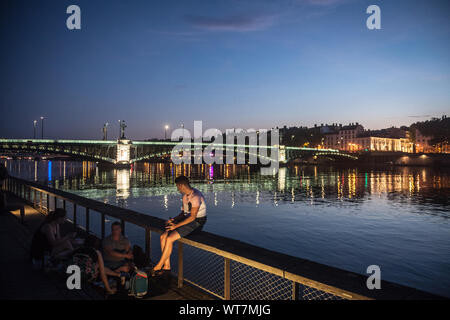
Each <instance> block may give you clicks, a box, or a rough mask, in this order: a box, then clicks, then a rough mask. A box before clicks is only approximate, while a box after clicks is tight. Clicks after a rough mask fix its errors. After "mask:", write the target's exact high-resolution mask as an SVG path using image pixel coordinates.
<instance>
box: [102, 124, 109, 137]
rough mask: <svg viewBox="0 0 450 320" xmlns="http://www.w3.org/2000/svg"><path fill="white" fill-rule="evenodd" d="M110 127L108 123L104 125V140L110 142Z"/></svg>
mask: <svg viewBox="0 0 450 320" xmlns="http://www.w3.org/2000/svg"><path fill="white" fill-rule="evenodd" d="M108 125H109V123H108V122H107V123H105V124H104V125H103V140H105V141H106V140H108Z"/></svg>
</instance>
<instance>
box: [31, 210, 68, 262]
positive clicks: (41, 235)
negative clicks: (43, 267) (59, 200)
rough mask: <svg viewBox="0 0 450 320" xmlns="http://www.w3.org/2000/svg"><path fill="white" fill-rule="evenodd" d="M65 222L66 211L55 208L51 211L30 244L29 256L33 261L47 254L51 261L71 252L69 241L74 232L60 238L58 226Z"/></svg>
mask: <svg viewBox="0 0 450 320" xmlns="http://www.w3.org/2000/svg"><path fill="white" fill-rule="evenodd" d="M65 220H66V210H64V209H61V208H57V209H55V211H51V212H50V213H49V214H48V215H47V217H45V220H44V222H43V223H42V224H41V226H40V227H39V229H38V230H37V231H36V233H35V234H34V237H33V241H32V244H31V256H32V258H34V259H42V258H43V257H44V255H45V253H46V252H47V253H49V254H50V256H51V258H52V259H60V258H64V257H67V256H68V255H69V254H70V253H72V251H73V246H72V242H71V239H73V238H75V236H76V232H71V233H69V234H68V235H66V236H64V237H61V234H60V231H59V226H60V224H62V223H64V221H65Z"/></svg>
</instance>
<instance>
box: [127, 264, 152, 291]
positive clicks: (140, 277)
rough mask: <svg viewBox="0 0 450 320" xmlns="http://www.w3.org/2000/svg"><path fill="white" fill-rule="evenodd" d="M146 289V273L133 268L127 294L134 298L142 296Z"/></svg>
mask: <svg viewBox="0 0 450 320" xmlns="http://www.w3.org/2000/svg"><path fill="white" fill-rule="evenodd" d="M147 290H148V276H147V273H145V272H144V271H142V270H139V269H137V268H135V270H134V272H133V274H132V275H131V277H130V291H129V294H130V295H132V296H134V297H136V298H142V297H144V296H145V295H146V294H147Z"/></svg>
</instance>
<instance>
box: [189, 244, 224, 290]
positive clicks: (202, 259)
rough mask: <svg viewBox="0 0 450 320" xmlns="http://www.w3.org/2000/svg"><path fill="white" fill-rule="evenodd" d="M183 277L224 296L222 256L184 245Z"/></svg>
mask: <svg viewBox="0 0 450 320" xmlns="http://www.w3.org/2000/svg"><path fill="white" fill-rule="evenodd" d="M183 258H184V270H183V276H184V279H185V280H187V281H188V282H190V283H192V284H194V285H196V286H199V287H200V288H202V289H204V290H206V291H207V292H209V293H211V294H213V295H215V296H219V297H223V296H224V259H223V257H221V256H219V255H217V254H214V253H211V252H208V251H205V250H202V249H199V248H195V247H192V246H184V249H183Z"/></svg>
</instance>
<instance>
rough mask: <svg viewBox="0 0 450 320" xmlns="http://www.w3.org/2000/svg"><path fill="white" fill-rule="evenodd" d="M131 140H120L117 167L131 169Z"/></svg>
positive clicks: (118, 141)
mask: <svg viewBox="0 0 450 320" xmlns="http://www.w3.org/2000/svg"><path fill="white" fill-rule="evenodd" d="M130 151H131V140H128V139H119V140H117V155H116V163H115V164H116V166H119V167H129V166H130V153H131V152H130Z"/></svg>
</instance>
